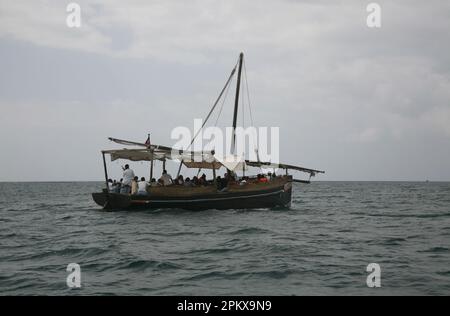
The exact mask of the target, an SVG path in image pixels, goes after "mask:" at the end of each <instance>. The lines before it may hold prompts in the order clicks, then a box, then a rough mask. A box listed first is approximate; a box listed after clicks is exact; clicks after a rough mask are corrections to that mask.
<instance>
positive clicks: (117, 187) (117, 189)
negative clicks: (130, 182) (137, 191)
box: [112, 180, 120, 193]
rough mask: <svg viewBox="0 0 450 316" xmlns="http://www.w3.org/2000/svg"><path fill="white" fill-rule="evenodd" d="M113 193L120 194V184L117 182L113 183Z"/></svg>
mask: <svg viewBox="0 0 450 316" xmlns="http://www.w3.org/2000/svg"><path fill="white" fill-rule="evenodd" d="M112 192H113V193H120V184H119V182H117V181H116V180H114V181H113V184H112Z"/></svg>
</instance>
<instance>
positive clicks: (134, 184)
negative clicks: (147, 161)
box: [131, 176, 139, 195]
mask: <svg viewBox="0 0 450 316" xmlns="http://www.w3.org/2000/svg"><path fill="white" fill-rule="evenodd" d="M138 181H139V178H138V177H136V176H135V177H134V178H133V180H132V181H131V194H133V195H134V194H137V192H138Z"/></svg>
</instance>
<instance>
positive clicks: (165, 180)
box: [160, 170, 173, 186]
mask: <svg viewBox="0 0 450 316" xmlns="http://www.w3.org/2000/svg"><path fill="white" fill-rule="evenodd" d="M160 180H162V181H163V184H164V186H168V185H171V184H173V180H172V176H171V175H170V174H168V173H167V170H163V173H162V176H161V178H160Z"/></svg>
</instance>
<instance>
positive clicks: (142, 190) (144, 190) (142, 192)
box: [137, 177, 149, 195]
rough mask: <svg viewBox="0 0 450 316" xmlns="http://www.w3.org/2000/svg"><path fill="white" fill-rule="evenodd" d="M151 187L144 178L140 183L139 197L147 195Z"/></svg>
mask: <svg viewBox="0 0 450 316" xmlns="http://www.w3.org/2000/svg"><path fill="white" fill-rule="evenodd" d="M148 186H149V183H148V182H147V181H145V178H144V177H142V178H141V181H139V182H138V192H137V194H138V195H147V194H148V192H147V188H148Z"/></svg>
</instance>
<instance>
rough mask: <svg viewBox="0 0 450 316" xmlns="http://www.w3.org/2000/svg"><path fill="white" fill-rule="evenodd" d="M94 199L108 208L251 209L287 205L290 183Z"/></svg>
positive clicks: (106, 195)
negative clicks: (180, 193)
mask: <svg viewBox="0 0 450 316" xmlns="http://www.w3.org/2000/svg"><path fill="white" fill-rule="evenodd" d="M92 197H93V199H94V201H95V202H96V203H97V204H98V205H100V206H102V207H103V208H104V209H108V210H121V209H123V210H125V209H165V208H168V209H169V208H175V209H187V210H205V209H221V210H223V209H254V208H275V207H289V206H290V203H291V197H292V182H290V181H287V182H284V183H281V184H279V185H275V186H274V185H272V186H270V185H269V186H267V187H265V186H260V187H258V188H257V189H256V190H242V191H239V190H238V191H231V190H230V191H228V192H208V193H203V194H196V195H193V196H189V195H185V196H183V195H181V196H179V195H178V196H177V195H166V196H162V195H152V194H150V195H143V196H141V195H124V194H117V193H107V192H100V193H93V194H92Z"/></svg>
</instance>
